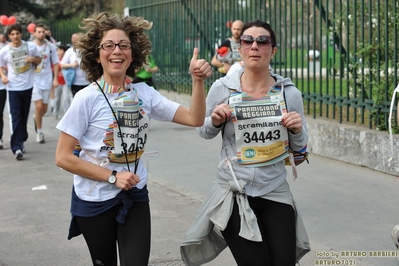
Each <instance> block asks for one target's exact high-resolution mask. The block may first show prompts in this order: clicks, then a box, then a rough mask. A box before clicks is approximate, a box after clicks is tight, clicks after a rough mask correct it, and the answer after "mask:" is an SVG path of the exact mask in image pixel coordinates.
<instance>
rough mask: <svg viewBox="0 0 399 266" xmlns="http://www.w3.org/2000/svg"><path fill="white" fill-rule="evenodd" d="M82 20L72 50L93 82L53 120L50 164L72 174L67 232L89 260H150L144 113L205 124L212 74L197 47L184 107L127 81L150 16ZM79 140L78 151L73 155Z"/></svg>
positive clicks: (141, 55) (145, 47)
mask: <svg viewBox="0 0 399 266" xmlns="http://www.w3.org/2000/svg"><path fill="white" fill-rule="evenodd" d="M83 24H84V29H86V30H87V32H86V33H85V34H82V35H81V36H80V37H79V40H78V42H77V44H76V48H78V49H79V50H80V51H81V54H82V62H81V66H82V69H84V70H85V71H86V73H87V74H88V78H89V80H91V81H93V83H92V84H91V85H89V86H87V87H86V88H84V89H82V90H80V91H79V92H78V93H76V95H75V97H74V99H73V101H72V103H71V106H70V108H69V109H68V111H67V112H66V114H65V115H64V116H63V118H62V119H61V121H60V122H59V124H58V125H57V128H58V129H59V130H60V131H61V134H60V138H59V140H58V146H57V151H56V164H57V165H58V166H59V167H61V168H62V169H64V170H66V171H69V172H71V173H73V174H74V186H73V192H72V202H71V213H72V221H71V224H70V225H71V227H70V235H69V237H68V238H72V237H74V236H78V235H80V234H83V236H84V238H85V240H86V243H87V245H88V247H89V251H90V255H91V260H92V263H93V265H117V261H118V256H119V261H120V262H121V263H120V265H148V259H149V254H150V246H151V245H150V240H151V221H150V220H151V217H150V209H149V198H148V190H147V186H146V183H147V176H148V172H147V168H146V165H145V163H143V162H142V160H141V159H140V157H141V156H142V154H143V152H144V150H145V144H146V143H147V141H148V140H147V138H148V137H149V135H148V130H149V119H150V118H152V119H157V120H161V121H166V122H174V123H178V124H182V125H187V126H198V125H201V124H203V122H204V117H205V92H204V80H205V79H206V78H207V77H209V76H210V75H211V74H212V70H211V66H210V65H209V64H208V63H207V62H205V61H204V60H203V59H198V60H197V56H198V49H197V48H195V49H194V53H193V57H192V59H191V62H190V68H189V69H190V73H191V78H192V98H191V105H190V108H186V107H183V106H180V105H179V104H178V103H175V102H172V101H170V100H168V99H166V98H165V97H164V96H162V95H161V94H160V93H159V92H158V91H156V90H155V89H154V88H152V87H149V86H148V85H147V84H145V83H138V84H132V79H133V77H129V76H127V75H128V73H132V74H133V75H134V69H137V68H139V67H141V66H142V65H143V64H144V63H145V61H146V57H147V55H148V54H149V53H150V51H151V43H150V40H149V37H148V35H147V34H145V32H144V31H145V30H149V29H150V28H151V26H152V23H151V22H149V21H147V20H144V19H143V18H140V17H131V16H122V15H113V14H107V13H101V14H95V15H92V16H91V17H89V18H87V19H84V20H83ZM92 36H96V38H93V37H92ZM61 66H62V64H61ZM77 118H78V119H77ZM77 141H79V143H80V146H81V148H82V151H81V152H80V154H78V156H75V155H74V154H73V151H74V148H75V145H76V142H77ZM117 250H118V251H117Z"/></svg>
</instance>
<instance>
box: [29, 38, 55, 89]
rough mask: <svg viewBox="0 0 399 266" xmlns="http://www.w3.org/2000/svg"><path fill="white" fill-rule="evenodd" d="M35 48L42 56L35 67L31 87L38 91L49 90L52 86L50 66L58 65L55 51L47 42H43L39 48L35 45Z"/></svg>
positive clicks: (52, 45) (53, 46)
mask: <svg viewBox="0 0 399 266" xmlns="http://www.w3.org/2000/svg"><path fill="white" fill-rule="evenodd" d="M32 43H33V44H35V43H34V42H32ZM35 45H36V44H35ZM36 47H37V50H38V51H39V53H40V54H41V55H42V62H41V63H40V64H39V65H37V66H36V69H35V79H34V81H33V87H34V88H35V89H39V90H50V89H51V88H52V86H53V70H52V68H51V64H58V55H57V49H56V47H55V45H54V44H52V43H50V42H48V41H45V42H44V43H43V44H42V45H41V46H38V45H36ZM50 58H51V59H50Z"/></svg>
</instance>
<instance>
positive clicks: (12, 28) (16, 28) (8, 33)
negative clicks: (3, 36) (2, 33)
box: [7, 24, 22, 35]
mask: <svg viewBox="0 0 399 266" xmlns="http://www.w3.org/2000/svg"><path fill="white" fill-rule="evenodd" d="M13 30H16V31H19V32H20V33H22V26H21V24H14V25H11V26H8V28H7V35H10V34H11V32H12V31H13Z"/></svg>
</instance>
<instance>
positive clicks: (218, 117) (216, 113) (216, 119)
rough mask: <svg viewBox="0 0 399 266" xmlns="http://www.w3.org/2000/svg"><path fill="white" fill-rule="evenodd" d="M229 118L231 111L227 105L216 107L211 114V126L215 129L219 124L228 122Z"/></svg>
mask: <svg viewBox="0 0 399 266" xmlns="http://www.w3.org/2000/svg"><path fill="white" fill-rule="evenodd" d="M230 116H231V111H230V107H229V105H228V104H227V103H222V104H219V105H216V107H215V109H213V112H212V114H211V119H212V124H213V125H214V126H215V127H220V125H221V124H223V123H224V122H226V121H227V120H229V118H230Z"/></svg>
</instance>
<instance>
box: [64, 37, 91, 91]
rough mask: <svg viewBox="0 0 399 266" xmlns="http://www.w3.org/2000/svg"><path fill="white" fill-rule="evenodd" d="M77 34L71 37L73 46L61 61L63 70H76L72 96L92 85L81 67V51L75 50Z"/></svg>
mask: <svg viewBox="0 0 399 266" xmlns="http://www.w3.org/2000/svg"><path fill="white" fill-rule="evenodd" d="M76 39H77V34H76V33H74V34H72V36H71V42H72V46H71V47H70V48H69V49H68V50H67V51H66V52H65V54H64V57H63V58H62V60H61V68H62V69H64V68H74V69H75V78H74V80H73V82H72V86H71V91H72V95H73V96H75V94H76V93H77V92H78V91H80V90H81V89H83V88H84V87H86V86H87V85H89V84H90V82H89V81H88V80H87V78H86V73H85V72H84V71H83V70H82V69H81V68H80V67H79V64H80V57H79V51H75V50H74V44H75V43H76Z"/></svg>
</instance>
